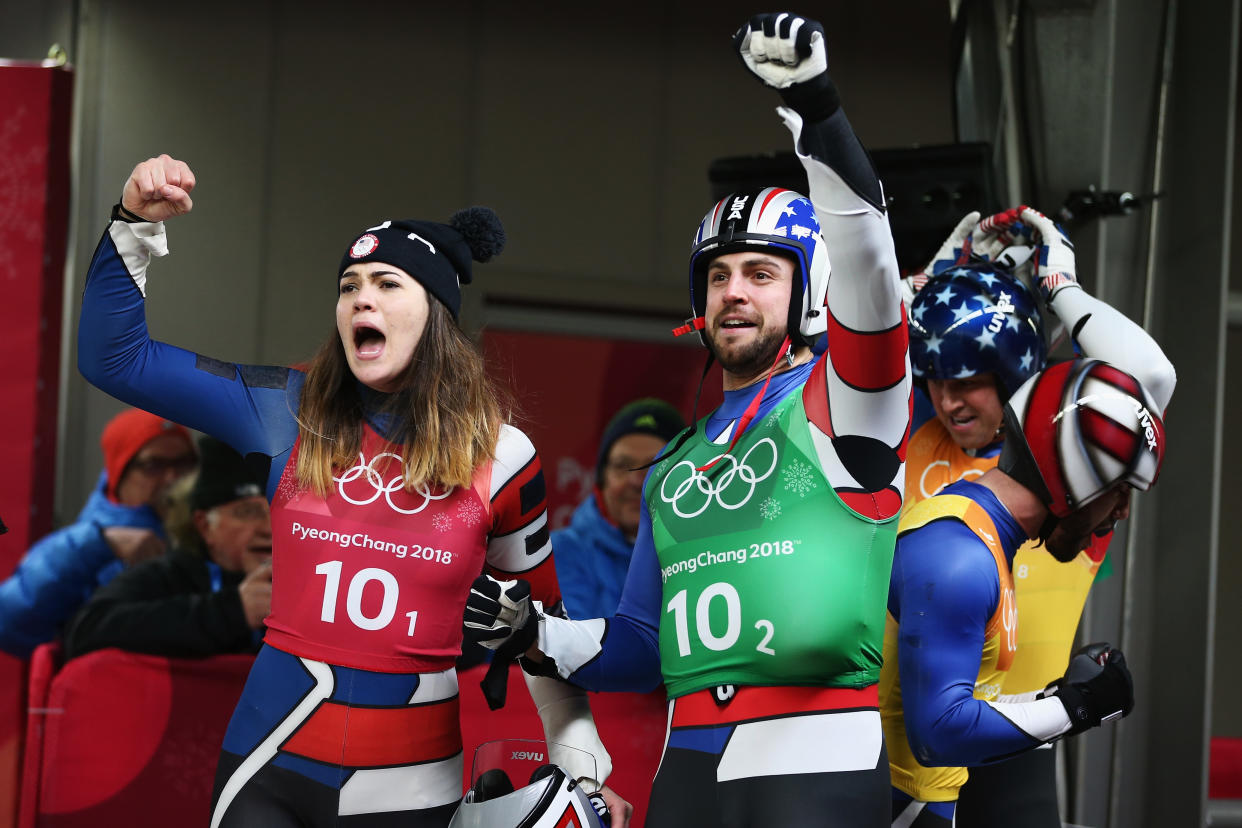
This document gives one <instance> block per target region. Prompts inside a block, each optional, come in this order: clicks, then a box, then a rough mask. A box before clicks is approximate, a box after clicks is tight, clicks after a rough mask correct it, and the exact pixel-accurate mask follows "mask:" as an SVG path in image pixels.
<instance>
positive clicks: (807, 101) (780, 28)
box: [733, 12, 841, 122]
mask: <svg viewBox="0 0 1242 828" xmlns="http://www.w3.org/2000/svg"><path fill="white" fill-rule="evenodd" d="M733 46H734V48H736V49H737V51H738V55H739V56H740V57H741V58H742V63H744V64H745V65H746V68H747V69H749V70H750V71H751V72H753V73H754V74H755V75H756V76H758V78H759V80H761V81H763V82H764V83H765V84H767V85H768V86H770V87H772V88H774V89H776V90H778V91H779V92H780V93H781V97H782V98H784V99H785V103H786V104H787V105H788V106H789V107H790V108H791V109H793V110H794V111H795V112H797V113H798V114H799V115H801V116H802V117H803V118H804V119H806V120H807V121H809V122H814V121H822V120H823V119H825V118H827V117H828V116H829V115H831V114H832V113H834V112H836V111H837V109H838V108H840V106H841V98H840V95H839V94H838V93H837V88H836V85H835V84H833V82H832V79H831V78H830V77H829V76H828V57H827V51H826V50H825V48H824V27H823V26H821V25H819V24H818V23H816V22H815V21H814V20H808V19H806V18H804V17H799V16H797V15H795V14H790V13H788V12H782V13H780V14H757V15H755V16H754V17H752V18H751V19H750V21H749V22H748V23H746V24H745V25H743V26H742V27H741V28H740V29H738V30H737V32H736V33H735V34H734V35H733Z"/></svg>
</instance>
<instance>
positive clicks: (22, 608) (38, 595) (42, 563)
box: [0, 522, 116, 658]
mask: <svg viewBox="0 0 1242 828" xmlns="http://www.w3.org/2000/svg"><path fill="white" fill-rule="evenodd" d="M115 560H116V556H115V555H114V554H113V553H112V549H111V548H110V547H109V546H108V544H107V542H106V541H105V540H104V539H103V535H101V534H100V527H99V525H98V524H96V523H94V522H83V523H75V524H73V525H71V526H66V527H65V528H64V529H61V530H59V531H56V532H53V533H52V534H50V535H47V536H45V537H44V538H43V539H42V540H40V541H39V542H38V543H36V544H35V545H34V546H32V547H31V548H30V551H28V552H27V553H26V555H25V557H23V558H22V560H21V562H20V563H19V564H18V565H17V570H16V571H15V572H14V573H13V574H12V575H10V576H9V577H8V578H6V579H5V580H4V581H3V582H2V583H0V650H3V651H4V652H6V653H9V654H10V655H13V656H17V657H18V658H27V657H29V656H30V654H31V652H33V650H34V648H35V647H37V646H39V645H40V644H42V643H44V642H46V641H51V640H52V639H53V638H55V637H56V635H57V633H59V632H60V628H61V626H62V625H63V624H64V623H65V622H66V621H68V620H69V618H70V616H72V615H73V613H74V612H76V611H77V610H78V608H79V607H81V606H82V604H83V603H84V602H85V601H86V599H87V598H88V597H90V594H91V593H92V592H93V591H94V589H95V587H96V586H97V585H98V576H99V570H100V569H101V568H103V567H104V566H106V565H108V564H109V563H111V562H113V561H115Z"/></svg>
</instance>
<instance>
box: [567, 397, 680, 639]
mask: <svg viewBox="0 0 1242 828" xmlns="http://www.w3.org/2000/svg"><path fill="white" fill-rule="evenodd" d="M685 427H686V424H685V421H684V420H682V418H681V415H680V414H678V413H677V409H675V408H673V406H671V405H669V404H668V403H666V402H665V401H664V400H659V399H656V398H654V397H646V398H644V399H639V400H634V401H633V402H630V403H627V404H626V405H624V406H622V407H621V409H620V410H619V411H617V413H616V414H614V415H613V417H612V419H611V420H609V421H608V425H607V426H605V427H604V434H603V437H601V438H600V443H599V452H598V454H597V458H596V462H595V488H594V489H593V490H592V492H591V496H590V497H588V498H587V499H586V500H584V501H583V502H582V503H581V505H579V506H578V508H577V509H575V510H574V515H573V518H572V519H571V520H570V522H569V526H567V527H565V528H564V529H558V530H556V531H555V532H553V533H552V556H553V558H554V559H555V561H556V577H557V580H558V581H560V584H561V600H563V601H564V602H565V611H566V612H567V613H568V614H569V617H570V618H606V617H608V616H610V615H612V614H613V613H615V612H616V611H617V603H618V602H619V601H620V600H621V587H622V586H624V585H625V573H626V572H627V571H629V568H630V556H631V555H633V553H634V539H635V538H636V537H637V536H638V521H639V514H640V513H641V511H642V503H643V478H644V477H646V474H647V466H648V465H649V464H650V463H651V461H652V460H653V459H654V458H655V457H656V455H657V454H659V453H660V449H662V448H664V444H665V443H667V442H668V441H669V440H671V439H673V438H674V437H675V436H677V432H679V431H681V430H682V429H683V428H685Z"/></svg>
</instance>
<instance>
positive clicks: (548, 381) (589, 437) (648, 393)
mask: <svg viewBox="0 0 1242 828" xmlns="http://www.w3.org/2000/svg"><path fill="white" fill-rule="evenodd" d="M669 339H670V342H669V343H668V344H655V343H650V342H628V341H623V340H616V339H603V338H596V337H586V336H563V335H557V334H541V333H524V332H519V331H500V330H491V329H489V330H487V331H485V332H484V335H483V350H484V352H485V353H486V355H487V361H488V365H489V367H490V370H491V371H492V373H493V376H495V377H496V378H497V379H499V380H501V381H502V382H504V383H506V384H507V385H508V387H509V388H511V389H512V391H513V396H514V398H515V400H516V401H517V405H518V409H519V410H518V416H517V417H516V419H515V423H514V424H515V425H516V426H518V427H519V428H521V429H522V431H524V432H526V435H527V436H528V437H530V439H531V442H533V443H534V444H535V448H536V450H538V452H539V459H540V461H541V462H542V463H543V473H544V476H545V478H546V480H547V485H548V523H549V526H551V528H553V529H560V528H561V527H563V526H566V525H567V524H568V523H569V518H570V515H571V514H572V513H573V510H574V508H575V507H576V506H577V505H578V504H579V503H581V502H582V501H583V500H585V499H586V498H587V496H588V495H589V494H590V493H591V487H592V485H593V484H594V482H595V479H594V469H595V456H596V452H597V451H598V450H599V438H600V435H601V434H602V433H603V431H604V426H605V425H606V424H607V423H608V420H609V419H610V418H611V417H612V415H613V414H615V413H616V412H617V410H618V409H620V408H621V406H623V405H625V404H626V403H628V402H630V401H631V400H634V399H637V398H639V397H659V398H661V399H663V400H665V401H667V402H669V403H672V405H673V406H675V407H676V408H677V410H678V411H680V412H681V414H682V416H683V417H684V418H686V420H687V421H688V420H689V419H690V410H691V408H693V406H694V392H695V389H696V388H697V387H698V382H699V375H700V374H701V373H702V372H703V363H704V361H705V360H706V358H707V351H705V350H704V349H703V348H697V347H686V346H684V345H677V344H674V343H673V342H672V341H671V339H672V337H671V335H670V337H669ZM720 382H721V380H720V369H719V368H718V367H714V368H713V369H712V371H711V373H709V374H708V376H707V379H706V380H705V381H704V382H703V396H702V398H701V399H700V400H699V413H698V416H700V417H702V416H703V415H704V414H706V413H707V412H709V411H711V410H712V409H713V408H715V407H716V406H718V405H719V404H720V401H721V399H722V396H723V395H722V392H721V385H720Z"/></svg>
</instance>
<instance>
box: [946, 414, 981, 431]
mask: <svg viewBox="0 0 1242 828" xmlns="http://www.w3.org/2000/svg"><path fill="white" fill-rule="evenodd" d="M974 421H975V417H974V416H973V415H971V416H966V417H950V418H949V422H951V423H952V424H953V425H955V426H957V427H958V428H966V427H967V426H969V425H971V424H972V423H974Z"/></svg>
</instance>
